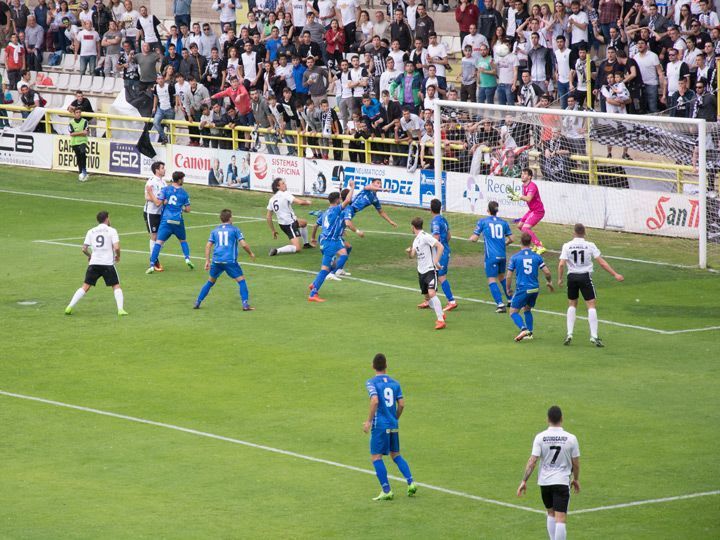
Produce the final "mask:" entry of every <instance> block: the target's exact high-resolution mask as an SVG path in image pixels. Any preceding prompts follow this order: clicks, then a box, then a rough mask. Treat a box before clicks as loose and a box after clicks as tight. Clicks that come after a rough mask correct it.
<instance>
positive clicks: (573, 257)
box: [560, 238, 600, 274]
mask: <svg viewBox="0 0 720 540" xmlns="http://www.w3.org/2000/svg"><path fill="white" fill-rule="evenodd" d="M598 257H600V250H599V249H598V248H597V246H596V245H595V244H593V243H592V242H588V241H587V240H585V239H584V238H573V239H572V240H571V241H570V242H567V243H566V244H564V245H563V247H562V251H561V252H560V260H562V261H567V265H568V274H587V273H592V271H593V262H592V261H593V259H597V258H598Z"/></svg>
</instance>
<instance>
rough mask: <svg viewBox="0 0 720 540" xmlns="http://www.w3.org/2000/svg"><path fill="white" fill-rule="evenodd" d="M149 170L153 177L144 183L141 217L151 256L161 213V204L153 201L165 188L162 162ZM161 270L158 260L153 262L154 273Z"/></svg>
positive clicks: (153, 165)
mask: <svg viewBox="0 0 720 540" xmlns="http://www.w3.org/2000/svg"><path fill="white" fill-rule="evenodd" d="M150 169H151V170H152V173H153V175H152V176H151V177H150V178H148V181H147V182H145V208H144V210H143V217H144V218H145V227H147V231H148V234H150V254H152V252H153V248H154V247H155V241H156V240H157V232H158V228H159V227H160V218H161V217H162V212H163V207H162V204H159V205H158V204H155V201H156V200H158V198H157V197H158V195H160V192H161V191H162V189H163V188H164V187H165V180H164V178H165V164H164V163H163V162H162V161H156V162H155V163H153V164H152V166H151V167H150ZM163 270H164V268H163V267H162V265H161V264H160V259H158V260H157V261H155V271H156V272H162V271H163Z"/></svg>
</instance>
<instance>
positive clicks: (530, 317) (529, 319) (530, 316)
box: [525, 311, 533, 332]
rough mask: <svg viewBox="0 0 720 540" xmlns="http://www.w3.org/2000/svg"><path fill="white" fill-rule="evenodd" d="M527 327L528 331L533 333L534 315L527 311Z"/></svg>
mask: <svg viewBox="0 0 720 540" xmlns="http://www.w3.org/2000/svg"><path fill="white" fill-rule="evenodd" d="M525 326H527V329H528V330H529V331H530V332H532V331H533V314H532V311H526V312H525Z"/></svg>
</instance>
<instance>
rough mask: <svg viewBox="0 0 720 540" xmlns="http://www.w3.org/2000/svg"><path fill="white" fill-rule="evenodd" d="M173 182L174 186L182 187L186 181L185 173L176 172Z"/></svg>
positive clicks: (173, 175)
mask: <svg viewBox="0 0 720 540" xmlns="http://www.w3.org/2000/svg"><path fill="white" fill-rule="evenodd" d="M172 181H173V184H178V185H180V186H182V185H183V182H184V181H185V173H184V172H182V171H175V172H174V173H173V174H172Z"/></svg>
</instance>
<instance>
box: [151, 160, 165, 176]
mask: <svg viewBox="0 0 720 540" xmlns="http://www.w3.org/2000/svg"><path fill="white" fill-rule="evenodd" d="M150 170H151V171H152V173H153V174H154V175H155V176H157V177H159V178H162V177H163V176H165V163H163V162H162V161H156V162H155V163H153V164H152V165H150Z"/></svg>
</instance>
